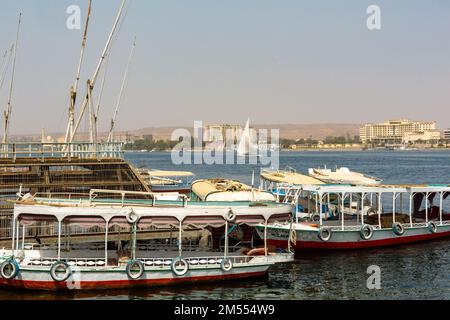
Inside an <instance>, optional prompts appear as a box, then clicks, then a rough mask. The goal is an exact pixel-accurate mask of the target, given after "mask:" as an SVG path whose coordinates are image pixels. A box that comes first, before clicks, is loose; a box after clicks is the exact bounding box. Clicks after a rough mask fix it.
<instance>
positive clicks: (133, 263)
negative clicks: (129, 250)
mask: <svg viewBox="0 0 450 320" xmlns="http://www.w3.org/2000/svg"><path fill="white" fill-rule="evenodd" d="M136 268H137V272H135V270H134V269H136ZM125 271H126V272H127V276H128V277H129V278H131V279H133V280H137V279H139V278H141V277H142V276H143V275H144V272H145V268H144V264H143V263H142V262H141V261H139V260H130V261H129V262H128V263H127V267H126V269H125Z"/></svg>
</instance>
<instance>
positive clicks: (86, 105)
mask: <svg viewBox="0 0 450 320" xmlns="http://www.w3.org/2000/svg"><path fill="white" fill-rule="evenodd" d="M126 2H127V0H122V4H121V6H120V9H119V12H118V13H117V17H116V20H115V21H114V25H113V28H112V30H111V33H110V34H109V37H108V40H107V42H106V45H105V48H104V49H103V53H102V56H101V58H100V61H99V63H98V65H97V68H96V69H95V72H94V74H93V76H92V78H91V80H90V85H91V90H93V88H94V86H95V83H96V80H97V77H98V74H99V72H100V68H101V67H102V65H103V61H104V60H105V58H106V56H107V54H108V51H109V49H110V44H111V40H112V38H113V36H114V34H115V32H116V29H117V26H118V24H119V22H120V19H121V17H122V12H123V8H124V6H125V3H126ZM88 99H89V98H88V95H86V97H85V99H84V101H83V105H82V107H81V111H80V115H79V116H78V119H77V122H76V123H75V127H74V129H73V132H72V134H71V135H70V139H69V141H68V142H72V141H73V139H74V137H75V135H76V133H77V131H78V128H79V126H80V123H81V120H82V119H83V116H84V113H85V111H86V108H87V107H88V104H89V101H88ZM90 116H92V115H90ZM90 130H91V131H92V130H93V128H92V127H91V128H90Z"/></svg>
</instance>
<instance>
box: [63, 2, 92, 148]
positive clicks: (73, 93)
mask: <svg viewBox="0 0 450 320" xmlns="http://www.w3.org/2000/svg"><path fill="white" fill-rule="evenodd" d="M91 13H92V0H89V7H88V13H87V17H86V23H85V26H84V33H83V40H82V41H81V53H80V61H79V63H78V69H77V73H76V77H75V84H74V85H73V87H71V88H70V105H69V120H68V123H67V130H66V136H65V139H64V141H66V142H67V140H68V139H69V137H70V136H71V135H72V133H73V129H74V126H75V104H76V100H77V92H78V82H79V81H80V74H81V67H82V65H83V60H84V52H85V49H86V42H87V33H88V28H89V20H90V17H91Z"/></svg>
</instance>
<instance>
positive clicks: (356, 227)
mask: <svg viewBox="0 0 450 320" xmlns="http://www.w3.org/2000/svg"><path fill="white" fill-rule="evenodd" d="M435 222H436V223H437V225H439V226H448V225H450V221H442V224H440V222H439V221H435ZM362 226H363V225H361V224H359V225H353V226H348V225H346V226H344V227H342V226H338V225H336V226H327V225H326V224H325V225H324V227H328V228H329V229H330V230H331V231H360V230H361V227H362ZM371 226H372V228H373V229H374V230H383V229H385V230H389V229H390V228H383V227H380V226H379V225H371ZM404 226H405V227H408V228H425V227H428V224H427V223H425V222H414V223H412V224H411V223H405V224H404Z"/></svg>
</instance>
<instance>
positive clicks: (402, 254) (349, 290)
mask: <svg viewBox="0 0 450 320" xmlns="http://www.w3.org/2000/svg"><path fill="white" fill-rule="evenodd" d="M127 158H128V159H129V160H130V161H132V162H133V163H134V164H135V165H137V166H147V167H151V168H156V169H165V170H188V171H193V172H194V173H196V175H197V178H210V177H224V178H235V179H239V180H241V181H243V182H246V183H250V181H251V174H252V171H253V170H255V172H257V173H258V172H259V170H260V168H259V167H258V166H249V165H213V166H202V165H187V166H174V165H172V164H171V160H170V154H168V153H130V154H127ZM323 165H327V166H328V167H329V168H333V167H334V166H336V165H338V166H348V167H350V168H351V169H353V170H356V171H361V172H365V173H367V174H370V175H374V176H377V177H380V178H382V179H384V181H385V182H386V183H450V152H446V151H433V152H431V151H420V152H419V151H405V152H285V153H281V158H280V167H281V168H284V167H286V166H290V167H292V168H295V169H297V170H298V171H299V172H307V169H308V168H310V167H318V166H323ZM449 248H450V239H448V240H438V241H433V242H427V243H419V244H413V245H406V246H399V247H392V248H383V249H371V250H364V251H349V252H327V253H303V254H301V255H299V256H298V257H296V261H295V263H292V264H285V265H278V266H274V267H273V268H272V269H271V271H270V274H269V276H268V278H267V279H260V280H249V281H246V282H242V281H240V282H233V283H228V284H220V283H219V284H214V285H211V284H209V285H201V286H189V287H180V288H152V289H143V290H126V291H123V290H122V291H107V292H95V293H94V292H88V293H71V294H47V293H39V292H38V293H30V292H11V291H5V290H3V291H0V299H180V300H182V299H283V300H287V299H450V252H449ZM371 265H377V266H379V267H380V268H381V287H382V288H381V290H368V289H367V287H366V281H367V277H368V275H367V268H368V267H369V266H371Z"/></svg>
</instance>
